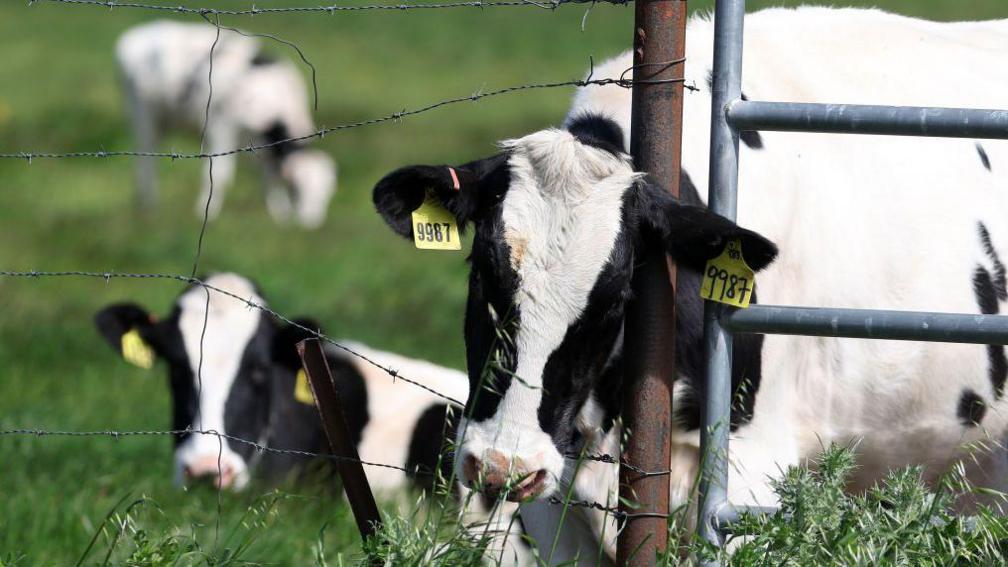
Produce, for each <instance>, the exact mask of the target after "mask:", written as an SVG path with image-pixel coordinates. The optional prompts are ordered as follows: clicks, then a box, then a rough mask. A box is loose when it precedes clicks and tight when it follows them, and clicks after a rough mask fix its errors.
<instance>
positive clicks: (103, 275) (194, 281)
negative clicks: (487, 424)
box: [0, 270, 465, 406]
mask: <svg viewBox="0 0 1008 567" xmlns="http://www.w3.org/2000/svg"><path fill="white" fill-rule="evenodd" d="M0 277H9V278H54V277H85V278H99V279H103V280H105V281H106V282H107V281H109V280H111V279H113V278H116V279H152V280H155V279H157V280H173V281H178V282H182V283H187V284H190V285H194V286H200V287H202V288H203V289H205V290H210V291H213V292H215V293H219V294H221V295H225V296H227V297H230V298H232V299H235V300H237V301H240V302H242V303H244V304H245V305H246V306H248V307H249V308H250V309H258V310H260V311H262V312H264V313H268V314H270V315H272V316H273V317H276V318H277V319H279V320H281V321H283V322H284V323H286V324H288V325H293V326H294V327H297V328H298V329H300V330H302V331H305V332H307V333H309V334H310V335H311V336H312V337H315V338H317V339H319V340H321V341H324V342H326V343H328V344H331V345H332V346H334V347H336V348H338V349H340V350H342V351H343V352H346V353H347V354H350V355H352V356H355V357H357V358H359V359H361V360H363V361H364V362H367V363H368V364H370V365H371V366H374V367H375V368H378V369H379V370H382V371H383V372H385V373H386V374H388V375H389V376H391V377H392V378H394V379H396V380H402V381H403V382H406V383H408V384H412V385H413V386H416V387H417V388H420V389H422V390H425V391H427V392H428V393H430V394H433V395H435V396H437V397H439V398H441V399H443V400H445V401H448V402H451V403H453V404H455V405H458V406H464V405H465V402H463V401H460V400H457V399H455V398H453V397H451V396H447V395H445V394H442V393H441V392H438V391H437V390H435V389H433V388H431V387H429V386H427V385H425V384H422V383H420V382H417V381H416V380H412V379H410V378H408V377H406V376H403V375H402V374H400V373H399V371H398V370H396V369H395V368H389V367H386V366H384V365H382V364H381V363H379V362H377V361H375V360H374V359H372V358H370V357H368V356H367V355H365V354H362V353H360V352H357V351H356V350H354V349H352V348H350V347H348V346H347V345H345V344H342V343H340V342H337V341H336V340H333V339H332V338H330V337H329V336H327V335H326V334H325V333H320V332H319V331H318V330H317V329H312V328H310V327H306V326H304V325H302V324H300V323H298V322H297V321H294V320H292V319H290V318H288V317H286V316H284V315H283V314H281V313H278V312H276V311H274V310H273V309H271V308H269V307H267V306H265V305H262V304H259V303H256V302H255V301H252V300H251V299H249V298H247V297H241V296H239V295H236V294H234V293H231V292H229V291H227V290H224V289H220V288H218V287H215V286H212V285H210V284H208V283H205V282H203V281H202V280H200V279H198V278H194V277H190V276H183V275H180V274H135V273H125V272H87V271H80V270H68V271H59V272H47V271H39V270H28V271H10V270H0Z"/></svg>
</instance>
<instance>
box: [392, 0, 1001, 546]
mask: <svg viewBox="0 0 1008 567" xmlns="http://www.w3.org/2000/svg"><path fill="white" fill-rule="evenodd" d="M745 26H746V35H745V44H744V47H745V50H744V53H745V67H744V69H745V73H744V75H743V81H742V89H743V95H744V96H747V97H748V98H751V99H760V100H785V101H799V102H836V101H850V102H873V103H879V104H905V105H945V106H965V107H980V108H1008V66H1005V65H1004V64H1003V61H1004V60H1005V59H1006V58H1008V20H1001V21H997V22H966V23H933V22H926V21H922V20H916V19H911V18H907V17H901V16H897V15H892V14H887V13H885V12H882V11H879V10H860V9H829V8H798V9H769V10H764V11H761V12H758V13H754V14H751V15H749V16H747V18H746V22H745ZM686 37H687V57H688V58H687V61H686V65H685V76H686V83H687V84H689V85H696V87H697V89H698V91H697V92H687V93H686V95H685V102H684V119H683V128H684V134H683V168H684V169H683V173H682V181H681V185H680V197H679V198H678V199H675V198H673V197H671V196H670V194H669V193H668V192H667V190H666V188H663V187H657V186H656V185H655V184H654V183H653V182H652V181H651V180H649V179H648V177H647V175H646V172H640V171H637V170H635V168H634V165H633V162H632V159H631V158H630V156H629V155H628V153H627V152H628V149H629V127H630V119H629V117H630V93H629V92H628V91H627V90H625V89H621V88H619V87H618V86H615V85H610V86H604V87H598V86H586V87H583V88H581V89H579V91H578V92H577V93H576V95H575V98H574V103H573V105H572V108H571V109H570V111H569V114H568V116H567V118H566V119H565V121H564V124H563V128H549V129H545V130H541V131H538V132H534V133H532V134H529V135H527V136H524V137H521V138H517V139H512V140H506V141H504V142H502V143H501V144H500V149H499V152H497V153H496V154H494V155H491V156H489V157H485V158H482V159H477V160H474V161H469V162H466V163H463V164H461V165H417V166H408V167H403V168H400V169H398V170H396V171H393V172H392V173H390V174H388V175H387V176H385V177H384V178H383V179H382V180H381V181H379V182H378V184H377V185H376V186H375V188H374V192H373V199H374V203H375V206H376V209H377V210H378V212H379V213H380V215H381V216H382V218H383V219H384V220H385V222H386V223H387V224H388V225H389V226H390V227H391V228H392V229H393V230H394V231H395V232H396V233H398V234H400V235H402V236H405V237H410V236H411V234H412V223H411V222H410V213H411V211H412V210H413V209H415V208H416V207H417V206H419V205H420V204H421V202H423V201H424V199H425V195H429V196H430V197H431V198H432V199H434V200H435V201H437V202H439V203H440V204H441V205H442V206H443V207H444V208H445V209H447V210H448V211H449V212H450V213H452V214H453V215H454V216H455V218H456V219H457V222H458V223H459V225H460V226H461V227H463V228H465V227H469V228H470V229H472V232H473V233H474V236H473V241H472V252H471V254H470V257H469V258H470V264H471V267H470V274H469V282H468V286H469V292H468V302H467V305H466V310H465V320H464V337H465V342H466V350H467V364H468V373H469V380H470V394H469V398H468V401H467V403H466V408H465V411H464V413H463V418H462V419H461V423H460V426H459V431H458V434H457V449H456V460H455V466H456V467H457V469H458V473H459V475H460V477H461V478H462V479H463V480H464V481H466V482H469V483H470V484H471V485H473V486H477V487H479V488H481V489H482V490H484V491H486V492H490V493H495V492H500V491H501V490H502V489H503V490H505V491H506V492H507V493H508V495H509V496H510V497H511V498H512V499H515V500H522V501H524V502H523V504H522V512H521V513H522V519H523V522H524V525H525V527H526V529H527V530H528V531H529V533H530V534H531V535H532V536H533V538H534V539H535V540H537V541H539V542H543V541H546V542H550V541H556V542H557V543H556V544H555V545H554V546H553V547H554V552H553V554H552V555H551V556H549V557H548V559H547V560H548V561H549V562H555V563H560V562H568V561H572V562H580V563H585V564H590V563H593V562H595V561H596V558H597V557H599V551H598V550H599V548H600V546H601V547H602V548H603V549H604V551H605V553H604V554H601V557H600V559H599V562H600V563H601V564H610V563H611V562H612V561H613V560H614V554H615V534H616V530H615V529H613V528H614V525H613V520H612V518H611V517H610V518H605V517H604V516H603V515H602V514H601V513H600V512H597V511H594V510H591V511H583V510H582V509H574V510H570V511H568V512H567V513H566V516H565V515H564V512H563V510H562V509H560V508H559V507H558V506H551V505H550V503H549V501H548V498H549V497H551V496H565V495H566V494H567V493H568V490H569V491H570V492H569V493H570V494H572V495H573V496H574V498H577V499H584V500H590V501H595V502H601V503H603V504H606V503H610V504H612V503H615V502H616V500H615V494H616V492H617V480H616V477H617V475H616V466H615V465H608V464H606V463H599V462H592V461H588V462H587V463H584V464H583V465H580V466H579V464H578V463H579V459H576V458H574V457H576V456H578V455H580V454H582V452H588V453H596V452H601V453H607V454H610V455H618V451H619V435H620V432H619V427H618V420H617V418H618V410H619V400H620V392H621V389H622V380H623V373H624V369H625V364H624V359H623V325H624V315H625V310H626V305H627V302H628V300H629V299H630V297H631V295H632V291H631V285H630V282H631V278H632V276H633V272H634V267H635V260H636V259H637V258H639V256H640V254H641V250H642V249H644V248H645V247H655V246H660V247H662V248H663V249H664V250H665V251H666V252H667V253H668V254H669V255H670V256H671V257H672V258H674V259H675V261H676V262H677V263H678V266H679V276H678V294H677V308H676V318H675V326H676V344H675V358H676V360H675V362H676V368H677V376H676V381H675V384H674V389H673V393H674V396H673V398H674V400H673V407H672V408H671V411H672V413H673V421H674V431H673V446H672V460H671V463H670V464H671V474H670V475H669V483H670V494H671V497H672V505H673V506H679V505H684V504H687V505H688V504H689V503H690V502H691V497H692V495H693V494H695V491H694V481H695V479H696V478H697V472H698V467H699V460H700V452H699V427H700V406H701V402H702V400H703V398H704V383H703V375H704V368H705V361H704V358H703V344H702V318H703V317H702V312H703V303H702V300H701V298H700V296H699V289H700V285H701V281H702V280H701V273H702V271H703V270H704V267H705V265H706V263H707V261H708V260H709V259H711V258H713V257H715V256H717V255H719V254H721V253H722V251H723V250H724V249H725V247H726V245H727V244H728V243H729V242H732V241H736V240H737V241H738V242H739V244H740V245H741V252H742V256H743V258H744V260H745V261H746V262H747V263H748V264H749V266H750V267H751V268H753V270H755V271H756V272H758V273H757V279H758V284H757V285H756V286H755V293H756V294H758V298H757V297H756V296H755V295H754V300H756V299H758V301H759V302H760V303H764V304H794V305H806V306H829V307H852V308H890V309H898V310H921V311H925V310H926V311H945V312H960V313H981V314H996V313H999V312H1000V310H1001V309H1004V308H1006V300H1008V291H1006V289H1008V283H1006V276H1005V274H1006V270H1005V267H1004V263H1003V260H1002V255H1003V254H1005V251H1006V250H1008V143H1006V142H1002V141H996V142H995V141H984V142H982V143H981V142H976V141H973V140H946V139H936V138H927V139H925V138H900V137H870V136H837V135H832V136H830V135H822V134H784V133H772V132H771V133H764V132H742V133H740V139H741V149H740V152H741V157H740V159H741V170H740V180H739V186H740V192H739V198H738V222H737V223H736V222H732V221H729V220H728V219H726V218H723V217H720V216H718V215H716V214H714V213H712V212H710V211H709V210H708V209H707V208H706V205H705V194H706V192H707V189H708V175H707V172H708V164H709V157H708V152H709V148H710V143H709V140H710V135H709V127H710V116H711V88H712V87H711V84H710V82H711V77H712V66H711V62H712V60H713V57H712V46H713V23H712V21H711V20H710V19H709V17H708V16H705V15H700V16H694V17H692V18H691V20H690V22H689V24H688V31H687V36H686ZM631 67H632V61H631V55H630V53H624V54H622V55H620V56H618V57H616V58H615V59H613V60H612V61H609V62H606V63H605V64H603V65H601V66H599V67H596V68H595V69H594V72H593V78H613V79H618V78H620V76H621V75H622V74H624V72H626V71H627V70H628V69H631ZM743 227H745V228H743ZM488 359H489V363H488ZM732 361H733V375H732V384H733V387H734V389H735V392H736V396H735V402H734V403H733V406H732V413H731V422H730V423H729V424H723V425H724V426H727V427H730V430H731V436H730V438H731V445H730V449H729V460H730V467H729V482H728V486H727V490H728V496H729V500H730V501H731V502H732V503H734V504H739V505H746V504H753V505H774V504H775V503H776V502H777V500H776V495H775V494H774V492H773V490H772V480H773V479H775V478H780V474H781V471H782V470H784V469H786V468H787V467H788V466H792V465H800V464H802V463H805V462H807V461H808V460H809V459H811V458H814V457H815V456H816V455H818V454H819V453H820V452H821V451H822V448H823V447H824V446H827V445H829V444H832V443H838V444H844V445H853V446H855V447H856V456H857V462H858V468H857V469H856V470H855V471H854V472H853V475H852V477H851V479H850V484H849V488H850V489H851V490H852V491H859V490H864V489H866V488H868V487H870V486H871V485H872V484H873V483H874V482H876V481H877V480H879V479H880V478H881V477H882V476H884V474H885V473H886V472H887V471H889V470H891V469H894V468H897V467H902V466H906V465H920V466H922V467H923V468H924V472H925V478H926V480H927V481H928V482H934V481H935V480H936V479H937V478H938V477H939V476H940V475H942V474H943V473H944V472H945V471H947V470H948V469H949V467H950V466H951V465H952V464H954V463H956V462H960V461H963V463H964V466H965V468H966V471H967V475H968V477H969V479H970V480H971V481H972V482H973V483H974V485H977V486H982V487H987V488H992V489H997V490H1001V489H1004V488H1006V480H1008V458H1006V457H1008V455H1006V453H1005V450H1004V449H1002V448H1001V447H1003V445H1002V443H1001V442H1002V441H1003V440H1004V435H1005V429H1006V419H1008V412H1006V411H1005V410H1006V409H1008V407H1006V398H1005V396H1004V387H1005V382H1006V377H1008V362H1006V355H1005V350H1004V347H1002V346H1000V345H960V344H941V343H911V342H899V341H866V340H855V339H840V338H822V337H819V338H816V337H800V336H769V335H768V336H762V335H758V334H748V335H743V334H740V335H738V336H736V337H735V342H734V349H733V352H732ZM978 444H985V445H986V446H987V447H986V449H984V450H979V451H976V452H973V451H971V449H970V446H975V445H978ZM967 457H968V458H967ZM575 469H580V474H578V475H577V477H576V478H574V471H575ZM982 503H984V502H983V500H982V498H980V497H979V495H977V496H974V497H973V498H970V497H967V498H965V499H964V502H962V503H961V504H960V505H961V506H962V508H963V509H964V510H969V509H972V508H974V507H975V506H977V505H980V504H982ZM564 518H566V520H565V519H564ZM554 536H555V537H556V539H555V540H554Z"/></svg>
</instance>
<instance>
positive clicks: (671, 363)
mask: <svg viewBox="0 0 1008 567" xmlns="http://www.w3.org/2000/svg"><path fill="white" fill-rule="evenodd" d="M685 38H686V0H638V2H637V3H636V5H635V23H634V38H633V45H634V52H633V63H634V84H633V108H632V113H631V125H630V152H631V154H632V155H633V158H634V164H635V167H636V169H637V170H638V171H646V172H648V174H649V175H650V178H651V180H652V181H653V182H654V183H657V184H658V185H659V186H661V187H663V188H666V189H667V190H668V191H670V192H671V193H672V194H673V195H675V196H677V197H678V195H679V179H680V160H681V150H682V103H683V81H682V79H683V72H684V67H685V64H684V58H685V43H686V41H685ZM654 246H655V247H654V248H653V249H650V250H645V251H643V254H642V256H643V257H641V258H639V259H638V265H639V267H638V269H637V270H636V271H635V273H634V281H633V286H634V297H635V299H634V300H633V302H632V303H631V304H630V306H629V308H628V311H627V320H626V352H625V356H626V361H627V366H626V368H627V374H626V376H625V387H624V391H623V424H624V427H625V428H626V429H625V430H626V431H627V432H628V433H629V436H628V438H627V440H626V442H625V445H624V450H623V460H624V461H625V462H627V463H628V464H631V465H633V466H635V467H638V468H640V469H644V470H646V471H657V470H667V469H668V468H669V464H670V458H669V453H670V451H669V446H670V442H671V433H672V382H673V379H674V377H675V281H676V267H675V264H674V263H673V262H672V261H671V259H670V258H668V257H667V256H666V255H665V252H664V250H662V249H661V248H659V247H658V243H654ZM620 502H621V503H620V509H621V510H622V511H624V512H626V513H628V514H631V516H629V517H628V518H627V519H626V520H625V525H624V526H623V529H622V531H621V532H620V536H619V542H618V546H617V561H618V563H619V564H620V565H654V564H655V557H656V554H657V553H659V552H661V551H663V550H664V549H665V548H666V545H667V539H668V534H667V528H668V522H667V520H666V519H665V518H662V517H653V516H638V517H634V516H632V514H634V513H640V512H649V513H658V514H661V515H667V514H668V512H669V478H668V476H667V475H657V476H642V475H639V474H636V473H634V472H633V471H631V470H630V469H629V468H628V467H621V468H620ZM628 503H631V505H628ZM632 503H636V506H634V505H632Z"/></svg>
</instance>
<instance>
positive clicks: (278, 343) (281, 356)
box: [272, 318, 322, 370]
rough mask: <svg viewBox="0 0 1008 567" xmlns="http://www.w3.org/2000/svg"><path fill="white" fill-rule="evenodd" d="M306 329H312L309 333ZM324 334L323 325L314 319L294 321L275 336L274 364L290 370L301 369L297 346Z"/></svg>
mask: <svg viewBox="0 0 1008 567" xmlns="http://www.w3.org/2000/svg"><path fill="white" fill-rule="evenodd" d="M305 329H310V331H307V330H305ZM316 333H322V325H320V324H319V323H318V322H317V321H315V320H314V319H309V318H299V319H294V324H292V325H284V326H282V327H280V328H279V329H277V332H276V334H275V335H273V349H272V351H273V362H275V363H277V364H279V365H281V366H283V367H285V368H288V369H292V370H294V369H298V368H301V357H300V356H299V355H298V352H297V344H298V343H299V342H301V341H303V340H305V339H310V338H312V337H315V336H316Z"/></svg>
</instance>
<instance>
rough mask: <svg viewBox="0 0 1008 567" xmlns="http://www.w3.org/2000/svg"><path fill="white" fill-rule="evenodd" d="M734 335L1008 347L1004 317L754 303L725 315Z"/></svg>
mask: <svg viewBox="0 0 1008 567" xmlns="http://www.w3.org/2000/svg"><path fill="white" fill-rule="evenodd" d="M721 325H722V326H724V327H725V328H726V329H728V330H730V331H732V332H735V333H772V334H776V335H806V336H814V337H847V338H855V339H890V340H901V341H932V342H943V343H973V344H990V345H1008V316H1005V315H971V314H958V313H928V312H918V311H887V310H876V309H838V308H826V307H789V306H785V305H753V306H751V307H749V309H742V310H737V311H734V312H732V313H725V314H724V315H723V316H722V317H721Z"/></svg>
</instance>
